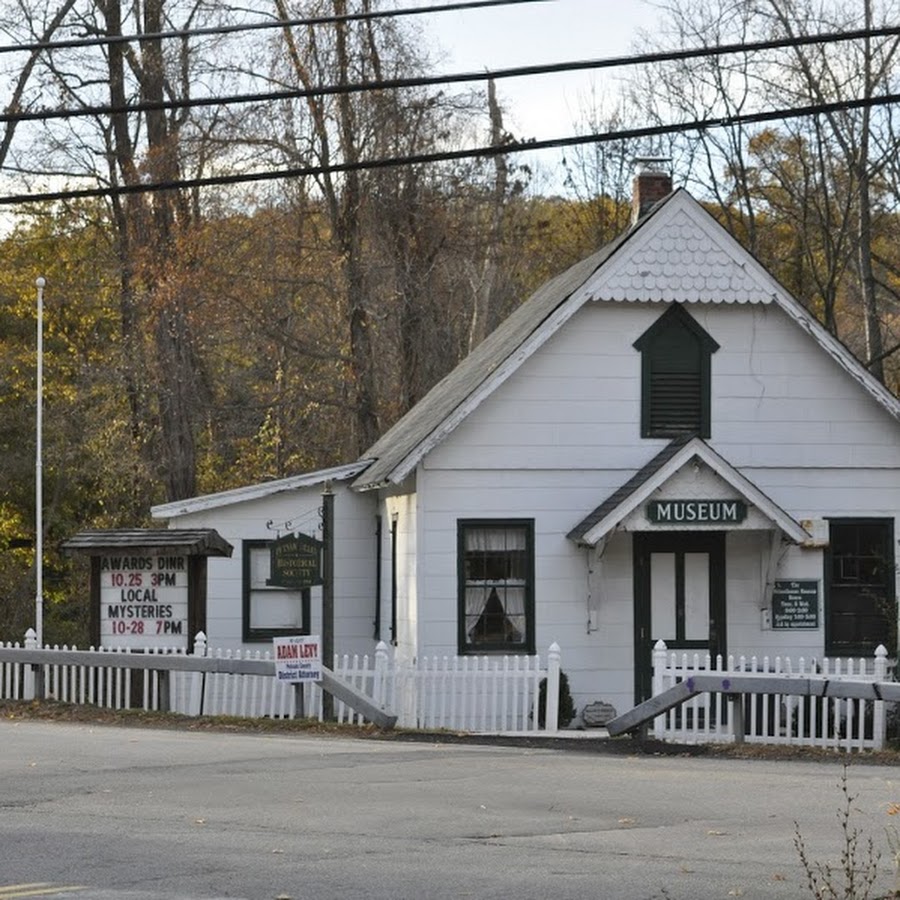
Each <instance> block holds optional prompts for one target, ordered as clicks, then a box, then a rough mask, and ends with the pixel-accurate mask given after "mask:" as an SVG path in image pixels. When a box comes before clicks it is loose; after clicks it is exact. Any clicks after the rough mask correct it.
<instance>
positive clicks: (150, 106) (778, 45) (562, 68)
mask: <svg viewBox="0 0 900 900" xmlns="http://www.w3.org/2000/svg"><path fill="white" fill-rule="evenodd" d="M896 36H900V26H892V27H885V28H875V29H868V30H859V31H838V32H829V33H825V34H816V35H804V36H802V37H792V38H778V39H773V40H768V41H757V42H753V43H741V44H723V45H717V46H716V47H704V48H693V49H688V50H667V51H660V52H657V53H644V54H640V55H636V56H615V57H609V58H606V59H591V60H572V61H568V62H560V63H545V64H537V65H530V66H516V67H511V68H504V69H495V70H493V71H491V70H485V71H481V72H460V73H452V74H445V75H427V76H410V77H406V78H390V79H381V80H378V81H364V82H356V83H351V84H343V85H320V86H317V87H312V88H288V89H284V90H279V91H259V92H251V93H244V94H226V95H224V96H211V97H189V98H184V99H181V100H159V101H145V102H141V103H133V104H128V105H125V106H110V105H105V104H101V105H96V106H82V107H79V108H78V109H41V110H30V111H28V112H7V113H3V114H0V123H6V122H30V121H45V120H50V119H75V118H82V117H86V116H104V115H119V114H122V113H138V112H149V111H151V110H171V109H188V108H194V107H206V106H230V105H232V104H241V103H265V102H272V101H280V100H297V99H303V98H307V97H320V96H331V95H338V94H359V93H365V92H368V91H384V90H397V89H402V88H414V87H426V86H435V85H446V84H460V83H473V82H480V81H496V80H500V79H506V78H521V77H525V76H533V75H554V74H563V73H567V72H580V71H585V70H594V69H610V68H617V67H624V66H637V65H648V64H653V63H662V62H676V61H680V60H690V59H702V58H704V57H708V56H723V55H726V54H730V53H739V52H740V53H749V52H758V51H760V50H777V49H783V48H787V47H798V46H804V45H809V44H830V43H839V42H844V41H852V40H859V39H863V38H865V39H871V38H877V37H896Z"/></svg>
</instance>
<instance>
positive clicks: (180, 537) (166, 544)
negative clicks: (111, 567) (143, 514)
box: [61, 528, 234, 556]
mask: <svg viewBox="0 0 900 900" xmlns="http://www.w3.org/2000/svg"><path fill="white" fill-rule="evenodd" d="M61 547H62V549H63V550H66V551H68V552H71V553H84V554H86V555H88V556H108V555H110V554H117V553H144V554H150V555H158V554H161V553H179V554H184V555H186V556H231V552H232V550H233V549H234V548H233V547H232V546H231V544H229V543H228V541H226V540H225V539H224V538H223V537H222V536H221V535H220V534H219V532H218V531H216V530H215V529H214V528H118V529H104V530H96V531H80V532H78V534H76V535H73V536H72V537H70V538H69V539H68V540H67V541H63V543H62V544H61Z"/></svg>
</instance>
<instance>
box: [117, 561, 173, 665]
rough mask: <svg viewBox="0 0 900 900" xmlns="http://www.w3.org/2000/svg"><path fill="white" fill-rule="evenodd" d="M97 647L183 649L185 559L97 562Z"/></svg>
mask: <svg viewBox="0 0 900 900" xmlns="http://www.w3.org/2000/svg"><path fill="white" fill-rule="evenodd" d="M100 646H101V647H108V648H128V649H132V650H146V649H149V648H156V647H159V648H163V649H172V650H186V649H187V646H188V557H187V556H143V555H141V556H102V557H100Z"/></svg>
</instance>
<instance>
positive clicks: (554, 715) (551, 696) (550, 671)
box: [544, 641, 561, 732]
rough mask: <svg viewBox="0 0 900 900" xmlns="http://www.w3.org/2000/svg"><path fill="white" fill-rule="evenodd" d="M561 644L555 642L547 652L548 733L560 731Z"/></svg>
mask: <svg viewBox="0 0 900 900" xmlns="http://www.w3.org/2000/svg"><path fill="white" fill-rule="evenodd" d="M560 656H561V652H560V649H559V644H557V643H556V641H554V642H553V643H552V644H551V645H550V649H549V650H548V651H547V694H546V702H547V709H546V713H545V716H544V728H545V730H546V731H550V732H555V731H559V668H560V664H559V660H560Z"/></svg>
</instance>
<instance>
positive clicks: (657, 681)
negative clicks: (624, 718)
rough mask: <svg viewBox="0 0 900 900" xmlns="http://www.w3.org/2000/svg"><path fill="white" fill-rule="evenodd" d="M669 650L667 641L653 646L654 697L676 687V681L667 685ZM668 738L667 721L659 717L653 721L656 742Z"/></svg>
mask: <svg viewBox="0 0 900 900" xmlns="http://www.w3.org/2000/svg"><path fill="white" fill-rule="evenodd" d="M668 652H669V648H668V647H666V642H665V641H662V640H660V641H657V642H656V643H655V644H654V645H653V696H654V697H658V696H659V695H660V694H662V693H664V692H665V691H666V690H668V688H670V687H672V686H673V685H674V681H673V683H672V684H670V685H667V684H666V657H667V656H668ZM641 730H642V732H643V736H646V730H647V726H646V725H645V726H643V727H642V729H641ZM665 736H666V720H665V719H664V718H663V717H662V716H657V717H656V718H655V719H654V720H653V737H654V738H656V740H658V741H661V740H663V739H664V738H665Z"/></svg>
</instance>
